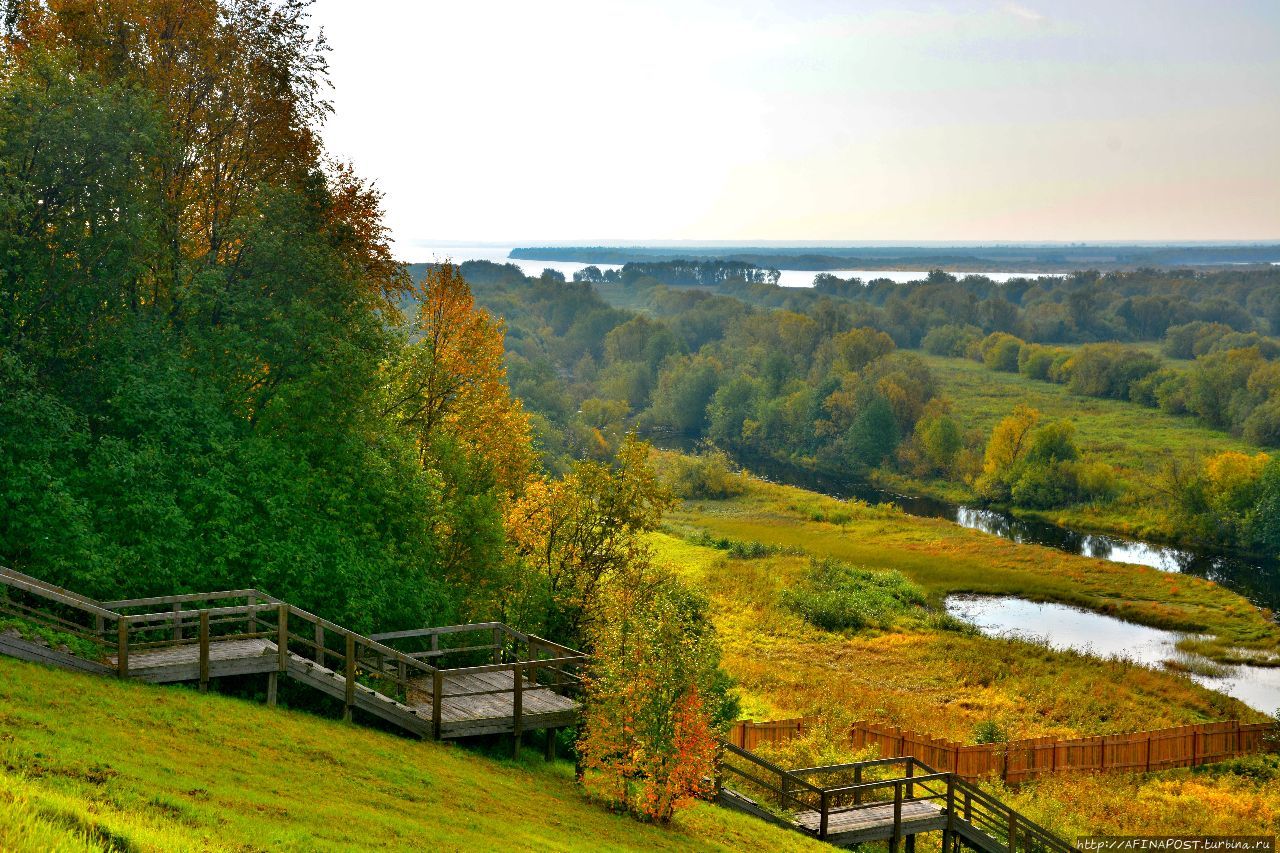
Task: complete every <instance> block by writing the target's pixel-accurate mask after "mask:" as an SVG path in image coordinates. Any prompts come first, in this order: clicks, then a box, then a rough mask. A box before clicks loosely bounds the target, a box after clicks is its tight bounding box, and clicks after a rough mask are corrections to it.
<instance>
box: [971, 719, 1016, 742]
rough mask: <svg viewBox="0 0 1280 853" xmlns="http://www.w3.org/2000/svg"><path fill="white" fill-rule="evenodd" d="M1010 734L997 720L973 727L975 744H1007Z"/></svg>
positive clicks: (985, 721) (983, 722)
mask: <svg viewBox="0 0 1280 853" xmlns="http://www.w3.org/2000/svg"><path fill="white" fill-rule="evenodd" d="M1008 741H1009V733H1008V731H1006V730H1005V728H1004V726H1002V725H1000V724H999V723H997V722H996V721H995V720H983V721H982V722H980V723H978V724H977V725H976V726H974V727H973V742H974V743H1007V742H1008Z"/></svg>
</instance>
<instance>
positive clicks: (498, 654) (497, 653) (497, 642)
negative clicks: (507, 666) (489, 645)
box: [493, 628, 533, 663]
mask: <svg viewBox="0 0 1280 853" xmlns="http://www.w3.org/2000/svg"><path fill="white" fill-rule="evenodd" d="M529 648H530V650H532V649H533V647H532V646H530V647H529ZM517 657H519V655H517ZM493 662H494V663H502V629H501V628H494V629H493Z"/></svg>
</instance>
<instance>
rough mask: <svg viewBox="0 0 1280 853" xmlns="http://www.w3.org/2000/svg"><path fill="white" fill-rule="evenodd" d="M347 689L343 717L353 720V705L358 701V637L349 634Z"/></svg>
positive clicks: (343, 702)
mask: <svg viewBox="0 0 1280 853" xmlns="http://www.w3.org/2000/svg"><path fill="white" fill-rule="evenodd" d="M346 679H347V684H346V687H347V690H346V695H345V696H344V697H343V701H342V719H344V720H347V721H348V722H349V721H350V720H351V706H352V705H354V704H355V703H356V638H355V636H354V635H352V634H347V667H346Z"/></svg>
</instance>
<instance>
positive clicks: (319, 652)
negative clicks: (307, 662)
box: [315, 622, 324, 666]
mask: <svg viewBox="0 0 1280 853" xmlns="http://www.w3.org/2000/svg"><path fill="white" fill-rule="evenodd" d="M315 640H316V663H318V664H320V665H321V666H324V626H323V625H321V624H320V623H319V622H317V623H316V633H315Z"/></svg>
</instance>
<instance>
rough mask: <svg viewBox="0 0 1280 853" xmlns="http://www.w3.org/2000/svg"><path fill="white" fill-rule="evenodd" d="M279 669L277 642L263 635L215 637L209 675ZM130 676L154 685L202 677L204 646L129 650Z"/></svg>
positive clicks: (115, 659) (111, 659)
mask: <svg viewBox="0 0 1280 853" xmlns="http://www.w3.org/2000/svg"><path fill="white" fill-rule="evenodd" d="M107 662H108V663H109V664H110V665H111V668H112V669H115V668H117V667H118V666H119V662H120V661H119V658H118V657H117V656H115V655H110V656H108V657H107ZM278 668H279V662H278V659H277V657H276V644H275V643H272V642H270V641H268V640H264V639H261V638H253V639H247V640H214V641H212V642H210V643H209V677H210V678H222V677H225V676H228V675H248V674H251V673H255V672H273V671H275V670H277V669H278ZM129 677H130V678H136V679H138V680H139V681H148V682H151V683H152V684H167V683H171V682H175V681H199V680H200V645H199V644H198V643H187V644H185V645H180V646H163V647H161V648H157V649H141V650H138V651H131V652H130V653H129Z"/></svg>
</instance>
